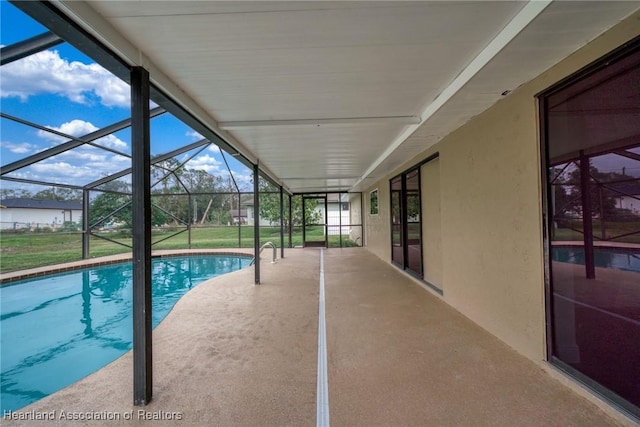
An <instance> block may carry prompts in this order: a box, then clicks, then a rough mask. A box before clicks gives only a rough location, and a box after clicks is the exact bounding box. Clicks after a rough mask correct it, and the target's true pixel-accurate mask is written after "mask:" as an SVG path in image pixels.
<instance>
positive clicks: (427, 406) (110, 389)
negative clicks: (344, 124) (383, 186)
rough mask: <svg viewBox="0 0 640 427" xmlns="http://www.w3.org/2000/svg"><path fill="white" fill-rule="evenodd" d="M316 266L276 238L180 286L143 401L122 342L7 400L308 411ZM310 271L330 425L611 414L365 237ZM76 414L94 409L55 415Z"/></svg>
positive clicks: (560, 421)
mask: <svg viewBox="0 0 640 427" xmlns="http://www.w3.org/2000/svg"><path fill="white" fill-rule="evenodd" d="M319 267H320V250H319V249H312V248H308V249H292V250H286V251H285V258H284V259H279V260H278V262H277V263H276V264H270V263H269V262H268V257H266V256H263V260H262V263H261V272H262V285H261V286H254V285H253V277H254V276H253V275H254V272H253V267H251V268H247V269H244V270H241V271H238V272H234V273H230V274H227V275H224V276H221V277H219V278H216V279H213V280H210V281H208V282H206V283H204V284H202V285H200V286H198V287H197V288H195V289H193V290H192V291H190V292H189V293H188V294H187V295H185V296H184V297H183V298H182V299H181V300H180V301H179V302H178V303H177V304H176V306H175V307H174V309H173V310H172V312H171V313H170V314H169V315H168V316H167V318H166V319H165V320H164V321H163V322H162V323H161V324H160V325H159V326H158V327H157V328H156V329H155V330H154V333H153V340H154V341H153V353H154V359H153V366H154V381H153V383H154V388H153V400H152V402H151V403H150V404H149V405H148V406H146V407H135V406H133V405H132V400H133V397H132V357H131V353H127V354H126V355H125V356H123V357H121V358H120V359H118V360H116V361H115V362H113V363H111V364H110V365H108V366H106V367H105V368H103V369H101V370H100V371H98V372H96V373H94V374H92V375H90V376H88V377H86V378H84V379H83V380H81V381H79V382H77V383H75V384H73V385H71V386H69V387H67V388H65V389H63V390H61V391H59V392H57V393H55V394H53V395H50V396H48V397H46V398H44V399H42V400H40V401H38V402H36V403H34V404H32V405H30V406H27V407H25V408H23V409H21V410H20V411H19V412H20V413H23V414H25V415H29V416H31V417H34V416H36V415H40V416H42V415H43V414H50V415H52V417H51V418H52V419H51V420H49V421H48V422H47V425H61V426H62V425H64V426H66V425H109V426H116V425H167V426H173V425H185V426H284V425H291V426H311V425H315V423H316V378H317V346H318V336H317V331H318V295H319V291H318V289H319V276H320V268H319ZM324 272H325V292H326V319H327V329H326V330H327V346H328V350H327V352H328V378H329V407H330V421H331V424H332V425H334V426H469V425H473V426H514V425H518V426H614V425H620V422H621V420H620V419H614V418H611V417H610V416H609V415H607V414H606V413H605V412H603V411H602V410H601V409H599V408H598V407H596V406H595V405H594V404H593V403H591V402H589V401H588V400H587V399H585V398H584V397H581V396H579V395H578V394H576V393H575V392H574V391H572V390H571V389H570V388H568V387H566V386H565V385H563V384H562V383H561V382H560V381H558V380H556V379H554V378H553V377H552V376H551V375H549V374H548V373H547V372H546V371H545V370H544V369H543V368H542V367H541V366H539V365H536V364H535V363H533V362H531V361H529V360H527V359H525V358H524V357H522V356H520V355H519V354H517V353H516V352H515V351H513V350H512V349H511V348H509V347H508V346H506V345H505V344H503V343H502V342H501V341H499V340H498V339H496V338H495V337H493V336H492V335H490V334H489V333H487V332H486V331H484V330H483V329H481V328H480V327H478V326H477V325H475V324H474V323H472V322H471V321H469V320H468V319H467V318H465V317H464V316H462V315H461V314H460V313H458V312H457V311H455V310H454V309H452V308H451V307H449V306H448V305H447V304H445V303H444V302H442V301H441V300H439V299H438V298H437V297H435V296H434V295H432V294H431V293H430V292H428V291H426V290H425V289H423V288H422V287H421V286H420V285H418V284H417V283H416V281H414V280H413V279H411V278H409V277H408V276H406V275H405V274H404V273H402V272H400V271H399V270H397V269H396V268H394V267H392V266H391V265H389V264H387V263H385V262H383V261H381V260H380V259H379V258H377V257H376V256H374V255H373V254H371V253H370V252H368V251H367V250H366V249H363V248H346V249H328V250H324ZM52 411H55V414H53V413H52ZM139 411H141V412H139ZM86 416H92V417H94V418H95V417H101V418H107V419H102V420H93V421H87V420H85V419H80V420H75V421H72V420H69V419H68V418H70V417H71V418H72V417H86ZM129 416H131V418H132V420H126V419H125V418H127V417H129ZM65 418H67V419H65ZM109 418H119V420H118V419H115V420H114V419H109ZM148 418H156V419H155V420H154V419H148ZM178 418H179V419H178ZM42 422H43V421H41V420H10V419H7V418H5V419H4V420H2V425H3V426H5V425H6V426H18V425H19V426H28V425H34V426H40V425H43V424H42Z"/></svg>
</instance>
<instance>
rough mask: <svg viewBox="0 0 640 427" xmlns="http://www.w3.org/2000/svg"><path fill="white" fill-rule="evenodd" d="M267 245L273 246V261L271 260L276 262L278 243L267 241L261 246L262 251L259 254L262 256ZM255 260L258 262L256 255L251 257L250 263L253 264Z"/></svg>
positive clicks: (273, 262) (272, 262)
mask: <svg viewBox="0 0 640 427" xmlns="http://www.w3.org/2000/svg"><path fill="white" fill-rule="evenodd" d="M267 246H271V247H272V248H273V261H271V264H275V262H276V257H277V253H278V250H277V249H276V245H274V244H273V242H267V243H265V244H264V245H262V246H260V251H258V256H260V254H261V253H262V251H263V250H264V248H266V247H267ZM255 262H256V257H253V258H251V263H250V264H249V265H253V264H254V263H255Z"/></svg>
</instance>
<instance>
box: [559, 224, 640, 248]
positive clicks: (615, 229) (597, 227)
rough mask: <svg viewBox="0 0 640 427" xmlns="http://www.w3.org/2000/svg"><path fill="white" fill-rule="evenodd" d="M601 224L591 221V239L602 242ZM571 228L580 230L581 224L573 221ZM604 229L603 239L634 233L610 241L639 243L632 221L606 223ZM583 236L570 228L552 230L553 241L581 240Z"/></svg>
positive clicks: (638, 230)
mask: <svg viewBox="0 0 640 427" xmlns="http://www.w3.org/2000/svg"><path fill="white" fill-rule="evenodd" d="M601 225H602V224H601V223H600V221H599V220H594V221H593V237H594V239H595V240H596V241H598V240H602V229H601ZM572 226H573V228H575V229H578V230H580V229H582V223H581V222H579V221H575V223H574V224H572ZM604 228H605V231H606V234H605V237H606V238H607V239H611V237H615V236H619V235H623V234H627V233H633V232H636V234H631V235H629V236H624V237H620V238H617V239H614V240H612V241H614V242H619V243H640V226H639V225H638V221H634V222H609V221H607V222H606V223H605V224H604ZM583 238H584V237H583V234H582V233H580V232H578V231H575V230H573V229H571V228H557V229H555V230H554V233H553V240H574V241H575V240H578V241H580V240H582V239H583Z"/></svg>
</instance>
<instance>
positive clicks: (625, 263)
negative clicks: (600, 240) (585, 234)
mask: <svg viewBox="0 0 640 427" xmlns="http://www.w3.org/2000/svg"><path fill="white" fill-rule="evenodd" d="M551 252H552V257H553V260H554V261H560V262H569V263H571V264H580V265H584V249H583V248H580V247H575V248H574V247H555V248H553V249H552V250H551ZM594 258H595V264H596V267H604V268H616V269H618V270H626V271H635V272H640V251H625V250H624V249H617V248H616V249H609V248H607V249H605V248H595V249H594Z"/></svg>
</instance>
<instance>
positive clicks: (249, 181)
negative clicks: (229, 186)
mask: <svg viewBox="0 0 640 427" xmlns="http://www.w3.org/2000/svg"><path fill="white" fill-rule="evenodd" d="M231 174H232V175H233V178H234V179H235V181H236V183H237V184H238V187H240V190H245V191H246V190H253V174H250V173H241V172H238V171H234V170H232V171H231Z"/></svg>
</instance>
